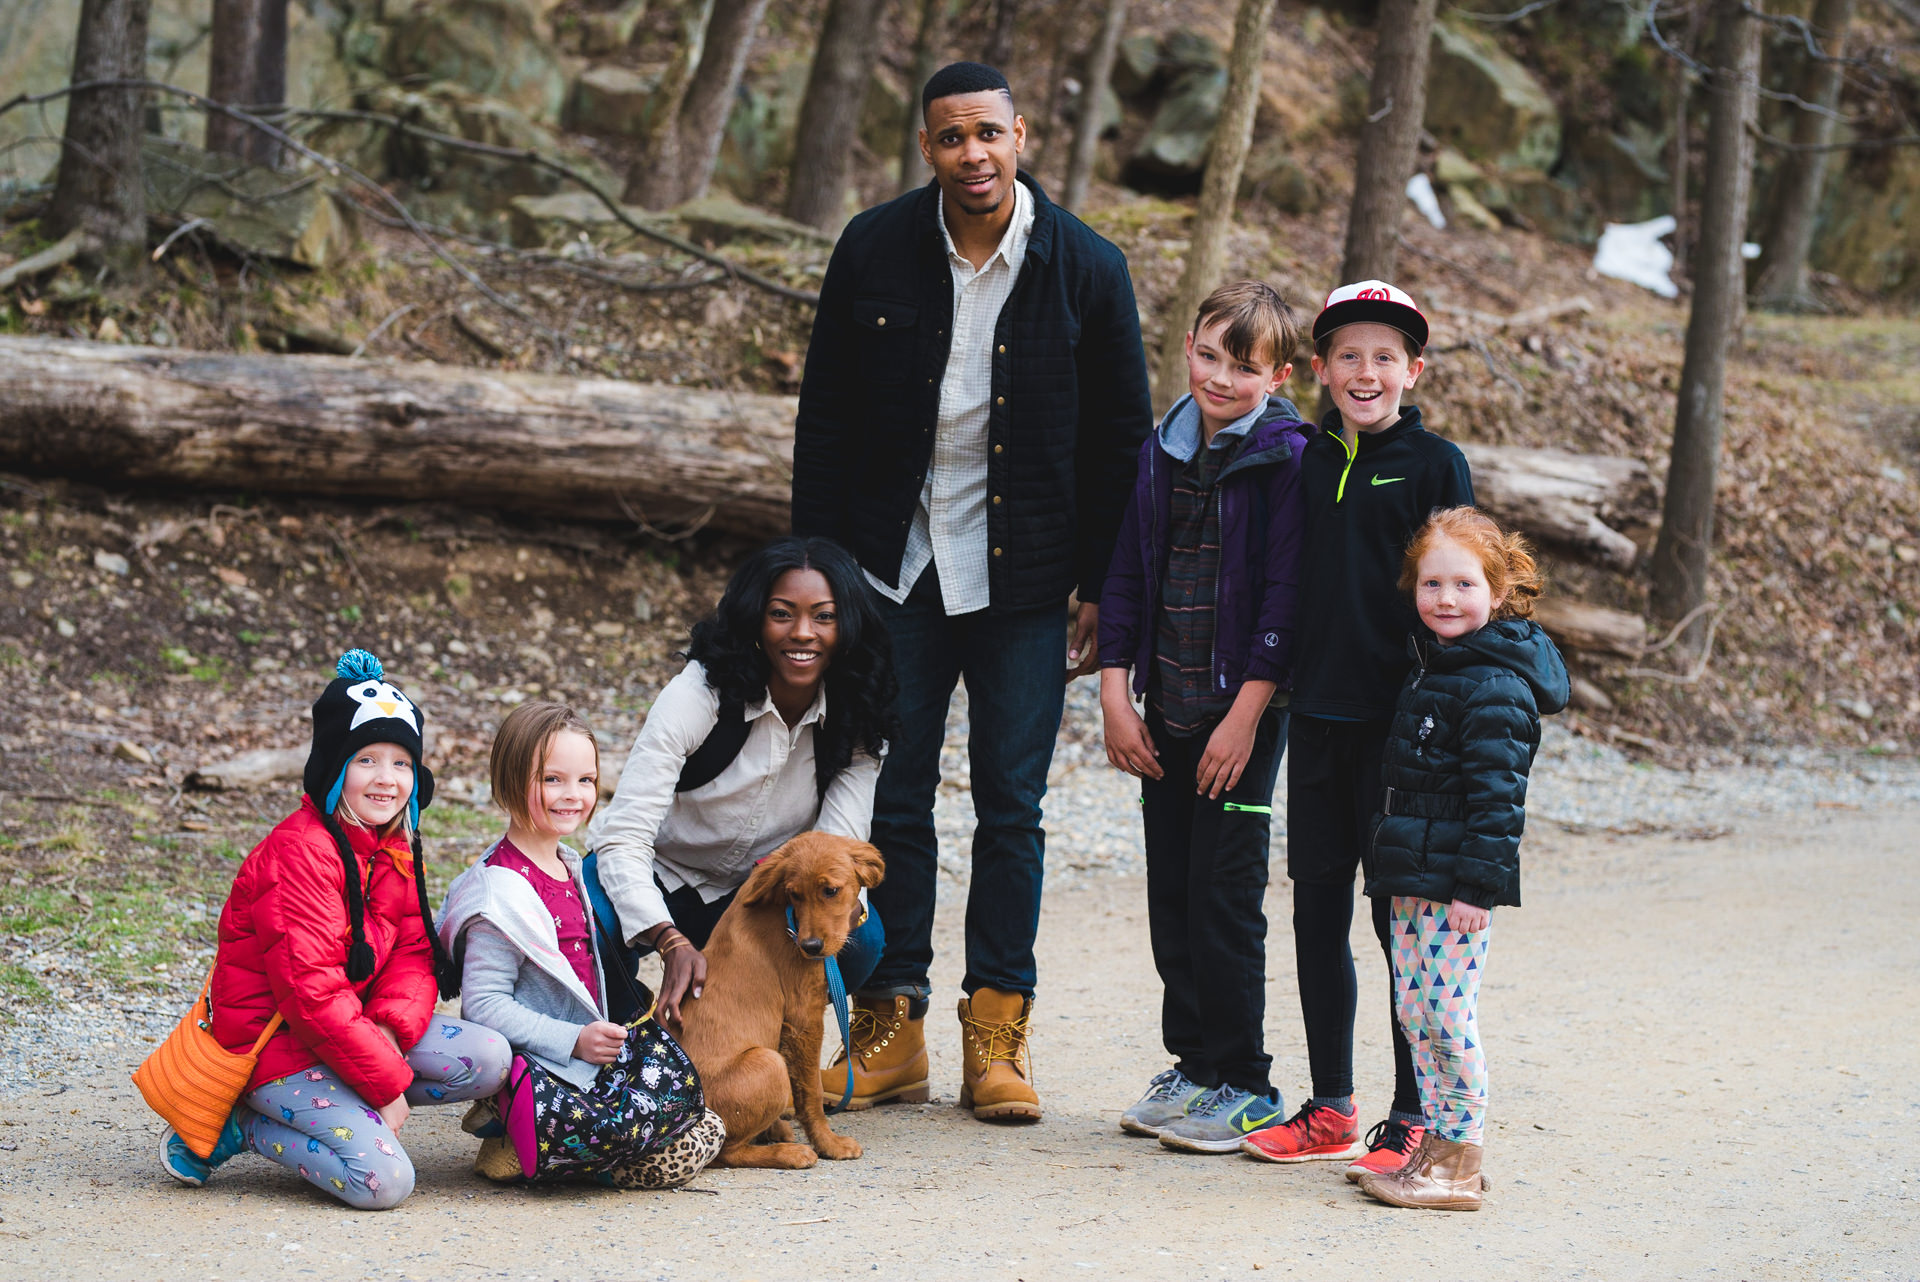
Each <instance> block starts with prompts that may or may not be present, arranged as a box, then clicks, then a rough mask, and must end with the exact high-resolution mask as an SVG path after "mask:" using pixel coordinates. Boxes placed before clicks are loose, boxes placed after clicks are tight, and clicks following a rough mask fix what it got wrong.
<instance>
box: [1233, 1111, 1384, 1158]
mask: <svg viewBox="0 0 1920 1282" xmlns="http://www.w3.org/2000/svg"><path fill="white" fill-rule="evenodd" d="M1240 1151H1241V1152H1243V1153H1246V1154H1249V1155H1251V1156H1253V1157H1257V1158H1259V1159H1260V1160H1261V1161H1263V1162H1331V1161H1342V1160H1345V1159H1347V1158H1353V1157H1359V1156H1360V1155H1361V1154H1362V1153H1365V1152H1366V1151H1367V1147H1366V1145H1364V1144H1362V1143H1361V1142H1360V1114H1359V1110H1357V1109H1356V1110H1355V1111H1354V1112H1351V1113H1342V1112H1341V1111H1340V1110H1339V1109H1337V1108H1332V1107H1330V1106H1328V1105H1326V1104H1307V1105H1305V1106H1303V1107H1302V1108H1301V1109H1300V1111H1299V1112H1298V1113H1295V1114H1294V1115H1293V1116H1292V1117H1291V1118H1289V1119H1288V1120H1286V1121H1284V1122H1282V1123H1280V1124H1279V1125H1278V1126H1268V1127H1264V1128H1262V1129H1260V1130H1257V1131H1255V1132H1254V1133H1253V1134H1251V1135H1249V1136H1247V1138H1246V1139H1244V1140H1242V1141H1241V1143H1240Z"/></svg>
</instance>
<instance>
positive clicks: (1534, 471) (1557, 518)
mask: <svg viewBox="0 0 1920 1282" xmlns="http://www.w3.org/2000/svg"><path fill="white" fill-rule="evenodd" d="M1460 448H1461V450H1462V451H1463V452H1464V453H1465V454H1466V456H1467V464H1468V466H1470V467H1471V468H1472V469H1473V493H1474V498H1475V499H1477V500H1478V501H1479V504H1480V506H1481V507H1483V508H1485V509H1486V510H1487V511H1488V512H1490V513H1492V514H1493V515H1494V516H1495V517H1497V518H1499V519H1500V520H1501V521H1503V522H1505V523H1507V524H1509V525H1514V526H1518V527H1519V528H1520V529H1522V530H1525V531H1526V532H1527V533H1528V534H1531V535H1532V536H1533V537H1535V538H1536V539H1539V540H1540V541H1541V542H1543V543H1551V544H1555V545H1557V546H1559V547H1562V548H1564V549H1566V550H1567V551H1570V552H1572V553H1574V554H1576V555H1578V556H1580V557H1582V558H1584V559H1586V560H1590V561H1595V562H1598V563H1599V564H1601V565H1605V566H1607V567H1609V568H1611V569H1615V570H1629V569H1632V568H1633V563H1634V561H1635V560H1636V559H1637V558H1638V557H1639V555H1640V549H1639V546H1638V545H1637V544H1635V543H1634V541H1633V540H1632V539H1630V538H1628V537H1627V536H1626V535H1625V534H1623V533H1621V532H1620V530H1619V529H1618V528H1617V527H1618V526H1620V525H1633V524H1646V523H1649V522H1651V521H1652V520H1653V519H1654V515H1655V511H1656V501H1657V495H1656V492H1655V490H1654V487H1653V482H1652V480H1651V479H1650V478H1649V477H1648V475H1647V466H1646V464H1644V463H1642V462H1640V460H1638V459H1630V458H1613V457H1608V456H1606V455H1600V454H1570V453H1566V452H1564V451H1561V450H1525V449H1516V448H1513V447H1511V446H1505V445H1463V446H1461V447H1460Z"/></svg>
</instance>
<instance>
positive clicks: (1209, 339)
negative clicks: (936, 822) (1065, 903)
mask: <svg viewBox="0 0 1920 1282" xmlns="http://www.w3.org/2000/svg"><path fill="white" fill-rule="evenodd" d="M1298 338H1299V329H1298V326H1297V325H1296V323H1295V321H1294V317H1293V313H1292V311H1291V310H1290V309H1289V308H1288V307H1287V304H1286V302H1285V301H1284V300H1283V299H1282V298H1281V297H1280V295H1279V294H1278V293H1276V292H1275V291H1274V290H1273V289H1272V288H1271V287H1269V286H1267V285H1265V284H1262V283H1261V282H1259V281H1252V280H1246V281H1238V282H1236V283H1234V284H1231V285H1224V286H1222V287H1221V288H1219V289H1217V290H1215V291H1214V292H1213V293H1211V294H1209V295H1208V296H1207V298H1206V300H1205V301H1204V302H1202V303H1201V304H1200V312H1199V315H1198V316H1197V317H1196V318H1195V319H1194V324H1193V329H1192V330H1191V331H1190V332H1189V333H1188V334H1187V386H1188V391H1189V394H1188V395H1187V396H1184V397H1182V398H1181V399H1180V400H1179V401H1178V402H1177V403H1176V404H1175V405H1174V406H1173V408H1172V409H1170V410H1168V411H1167V416H1166V417H1165V418H1164V419H1163V420H1161V423H1160V430H1159V431H1158V432H1157V433H1156V434H1155V435H1154V437H1153V438H1151V439H1149V440H1148V441H1147V442H1146V443H1145V444H1144V445H1143V446H1142V447H1141V451H1140V469H1139V474H1138V478H1137V480H1136V481H1135V484H1134V499H1133V502H1132V503H1131V504H1130V505H1129V506H1128V508H1127V513H1126V516H1125V518H1124V520H1123V522H1122V524H1121V527H1120V538H1119V542H1118V543H1117V544H1116V545H1115V547H1114V553H1113V563H1112V567H1111V569H1110V570H1109V571H1108V573H1107V584H1106V588H1105V591H1104V593H1103V594H1102V597H1101V602H1100V666H1101V669H1102V671H1101V673H1100V705H1101V710H1102V712H1103V713H1104V717H1105V723H1106V741H1107V759H1108V760H1109V761H1111V762H1112V763H1113V764H1114V765H1116V766H1118V767H1119V768H1120V769H1122V770H1125V771H1126V772H1127V773H1128V774H1131V775H1135V776H1137V777H1138V778H1139V779H1140V800H1141V805H1142V807H1143V814H1144V818H1145V822H1146V851H1147V918H1148V923H1149V930H1150V933H1151V936H1152V941H1153V960H1154V965H1155V967H1156V968H1157V969H1158V970H1159V972H1160V979H1161V982H1162V983H1163V984H1164V986H1165V996H1164V998H1163V1000H1162V1003H1161V1015H1160V1024H1161V1036H1162V1038H1163V1040H1164V1041H1165V1043H1166V1047H1167V1051H1168V1053H1170V1054H1171V1055H1172V1056H1173V1057H1174V1065H1173V1067H1172V1068H1169V1069H1167V1070H1166V1071H1165V1072H1162V1073H1160V1074H1159V1075H1158V1076H1156V1077H1154V1078H1153V1079H1152V1081H1151V1082H1150V1083H1149V1084H1148V1088H1147V1093H1146V1094H1145V1095H1144V1096H1143V1097H1142V1098H1141V1099H1140V1101H1139V1102H1138V1103H1137V1104H1135V1105H1134V1106H1133V1107H1132V1108H1129V1109H1128V1110H1127V1111H1126V1113H1125V1114H1123V1115H1122V1117H1121V1119H1120V1125H1121V1127H1122V1128H1123V1129H1125V1130H1127V1131H1129V1132H1131V1133H1133V1134H1135V1135H1148V1136H1157V1137H1158V1138H1159V1140H1160V1142H1161V1143H1162V1144H1164V1145H1166V1146H1168V1147H1169V1148H1176V1149H1185V1150H1188V1151H1190V1152H1198V1153H1232V1152H1236V1151H1238V1150H1239V1148H1240V1143H1241V1140H1242V1139H1243V1138H1244V1137H1245V1136H1246V1134H1247V1132H1249V1131H1253V1130H1257V1129H1259V1128H1260V1127H1262V1126H1270V1125H1273V1124H1275V1123H1277V1122H1278V1121H1280V1120H1281V1117H1282V1114H1283V1112H1284V1106H1283V1104H1282V1102H1281V1099H1280V1094H1279V1092H1278V1091H1276V1090H1274V1088H1273V1085H1272V1083H1271V1082H1270V1081H1269V1080H1268V1070H1269V1068H1270V1066H1271V1064H1272V1057H1271V1056H1269V1055H1268V1054H1267V1053H1266V1047H1265V1044H1264V1039H1263V1036H1262V1023H1263V1021H1264V1018H1265V1013H1266V937H1267V919H1266V916H1265V914H1264V913H1263V912H1262V910H1261V901H1262V899H1263V898H1264V897H1265V894H1266V889H1267V829H1268V826H1269V823H1270V821H1271V816H1272V813H1273V785H1274V778H1275V776H1276V775H1277V773H1278V771H1279V768H1280V757H1281V754H1282V753H1283V752H1284V751H1285V749H1286V743H1287V690H1288V682H1289V675H1290V672H1289V669H1290V666H1291V663H1292V656H1293V632H1294V588H1295V582H1296V579H1297V569H1298V564H1299V560H1300V548H1301V543H1302V539H1303V536H1304V532H1305V509H1304V507H1303V505H1302V503H1301V494H1300V457H1301V454H1302V453H1303V452H1304V449H1305V446H1306V434H1307V433H1309V432H1312V431H1313V430H1314V429H1313V428H1311V427H1308V426H1306V425H1304V424H1303V423H1301V422H1300V421H1299V414H1298V411H1296V410H1295V409H1294V407H1293V405H1292V403H1291V402H1289V401H1287V400H1285V399H1282V398H1280V397H1278V396H1275V395H1274V393H1275V392H1276V391H1277V390H1278V389H1279V388H1280V386H1281V385H1282V384H1283V383H1285V382H1286V380H1287V376H1288V375H1289V374H1290V373H1291V372H1292V368H1293V367H1292V364H1291V361H1292V357H1293V350H1294V345H1295V343H1296V342H1297V341H1298ZM1128 668H1132V669H1133V681H1132V688H1131V691H1129V687H1128V681H1127V669H1128ZM1133 695H1144V696H1145V697H1146V717H1145V719H1144V720H1142V718H1141V716H1140V714H1139V713H1138V712H1136V711H1135V710H1134V704H1133V699H1132V696H1133Z"/></svg>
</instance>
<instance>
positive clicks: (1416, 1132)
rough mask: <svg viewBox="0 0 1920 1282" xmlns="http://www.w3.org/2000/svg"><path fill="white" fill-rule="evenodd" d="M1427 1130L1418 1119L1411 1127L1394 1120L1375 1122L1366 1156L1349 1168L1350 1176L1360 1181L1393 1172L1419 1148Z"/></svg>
mask: <svg viewBox="0 0 1920 1282" xmlns="http://www.w3.org/2000/svg"><path fill="white" fill-rule="evenodd" d="M1426 1133H1427V1128H1426V1127H1424V1126H1422V1125H1420V1124H1419V1123H1418V1122H1415V1123H1414V1124H1413V1125H1411V1126H1409V1125H1408V1124H1407V1123H1405V1122H1396V1121H1393V1120H1391V1119H1389V1120H1387V1121H1384V1122H1376V1123H1375V1124H1374V1127H1373V1129H1372V1130H1370V1131H1368V1132H1367V1155H1366V1156H1365V1157H1363V1158H1361V1159H1360V1160H1359V1161H1357V1162H1355V1163H1354V1164H1353V1165H1352V1166H1349V1167H1348V1168H1347V1178H1348V1179H1349V1180H1351V1181H1353V1182H1354V1183H1355V1184H1358V1183H1359V1182H1360V1177H1361V1176H1363V1175H1391V1174H1393V1173H1394V1172H1395V1171H1397V1170H1399V1169H1400V1168H1401V1167H1403V1166H1405V1165H1406V1164H1407V1159H1408V1158H1410V1157H1412V1156H1413V1155H1414V1154H1415V1153H1417V1152H1419V1151H1420V1140H1421V1139H1422V1137H1424V1136H1425V1135H1426Z"/></svg>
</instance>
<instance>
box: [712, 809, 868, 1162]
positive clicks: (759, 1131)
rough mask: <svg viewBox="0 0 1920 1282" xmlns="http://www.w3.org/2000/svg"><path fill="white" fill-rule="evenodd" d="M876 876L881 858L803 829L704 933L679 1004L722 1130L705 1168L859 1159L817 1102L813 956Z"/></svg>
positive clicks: (841, 939) (832, 947)
mask: <svg viewBox="0 0 1920 1282" xmlns="http://www.w3.org/2000/svg"><path fill="white" fill-rule="evenodd" d="M884 871H885V864H884V863H883V862H882V860H881V858H880V852H879V851H878V850H875V849H874V848H873V847H872V846H870V845H868V844H867V843H865V842H863V841H854V840H852V839H851V838H847V837H836V836H834V835H832V834H831V833H824V832H808V833H802V834H801V835H800V836H798V837H795V838H794V839H793V840H792V841H789V842H788V843H787V844H786V845H784V846H782V847H780V849H778V850H776V851H774V852H773V853H772V854H771V855H768V856H767V857H766V858H765V859H764V860H762V861H761V862H760V865H759V867H757V868H755V869H754V870H753V873H752V875H751V876H749V877H748V878H747V880H746V884H745V885H743V886H741V887H740V893H739V895H738V896H736V897H735V899H734V901H733V903H732V904H731V905H730V906H729V907H728V908H727V911H726V914H725V915H724V916H722V917H721V918H720V922H719V924H718V925H717V926H715V927H714V928H713V937H712V938H711V939H709V940H708V941H707V982H706V985H705V987H704V989H703V990H702V993H701V995H700V996H699V997H692V996H689V997H688V998H687V1000H686V1001H685V1002H684V1003H682V1005H681V1035H680V1043H681V1045H682V1046H684V1047H685V1048H686V1051H687V1054H688V1055H690V1056H692V1057H693V1063H694V1067H696V1068H698V1069H699V1070H700V1074H701V1076H702V1077H703V1078H704V1079H705V1083H706V1093H707V1106H708V1107H709V1108H711V1109H713V1111H714V1112H716V1113H718V1114H720V1117H721V1119H722V1120H723V1121H725V1122H726V1124H727V1143H726V1147H725V1148H723V1149H721V1150H720V1156H719V1157H718V1158H716V1159H714V1162H713V1165H715V1166H767V1167H779V1168H781V1169H784V1170H800V1169H804V1168H806V1167H809V1166H812V1165H813V1164H814V1163H815V1162H817V1161H819V1160H820V1158H822V1157H826V1158H853V1157H859V1156H860V1145H859V1143H858V1142H857V1141H855V1140H851V1139H848V1138H846V1137H845V1136H843V1135H836V1134H834V1133H833V1131H832V1129H831V1128H829V1127H828V1126H827V1114H826V1110H825V1109H824V1108H823V1107H822V1106H821V1100H820V1037H821V1024H822V1017H823V1015H824V1012H825V1008H826V1004H827V980H826V971H825V967H824V966H822V965H821V959H822V958H825V957H831V956H833V955H834V954H836V953H838V952H839V951H840V949H841V947H842V946H843V945H844V944H845V943H846V942H847V935H848V933H849V932H850V931H852V929H853V928H854V926H856V925H857V924H858V923H859V921H860V917H861V913H862V911H863V909H862V908H861V905H860V894H859V891H860V887H862V886H877V885H879V884H880V878H881V876H882V875H883V873H884ZM789 905H791V906H792V908H793V916H794V925H795V930H794V933H793V934H791V935H789V934H788V933H787V908H788V906H789ZM789 1099H791V1100H792V1102H793V1106H794V1116H795V1117H796V1118H797V1119H798V1120H799V1122H800V1125H801V1126H803V1127H804V1128H805V1129H806V1132H807V1138H808V1139H809V1140H811V1141H812V1143H813V1147H812V1148H808V1147H807V1146H806V1145H805V1144H796V1143H793V1142H792V1139H793V1132H792V1129H791V1128H790V1127H788V1125H787V1124H786V1123H785V1122H783V1121H781V1120H780V1114H781V1112H782V1111H783V1110H785V1108H786V1107H787V1102H788V1100H789ZM762 1139H767V1140H770V1141H771V1142H768V1143H762V1142H761V1140H762Z"/></svg>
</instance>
